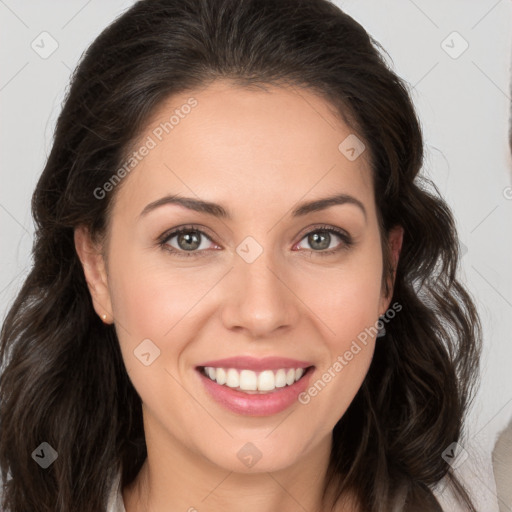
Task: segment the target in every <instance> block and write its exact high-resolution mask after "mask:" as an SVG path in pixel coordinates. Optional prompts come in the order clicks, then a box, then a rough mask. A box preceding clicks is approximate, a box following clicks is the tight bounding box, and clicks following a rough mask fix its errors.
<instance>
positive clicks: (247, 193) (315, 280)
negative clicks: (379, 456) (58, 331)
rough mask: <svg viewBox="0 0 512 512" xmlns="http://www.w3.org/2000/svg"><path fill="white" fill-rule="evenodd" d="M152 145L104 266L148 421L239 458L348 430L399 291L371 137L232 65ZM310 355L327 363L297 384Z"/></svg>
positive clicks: (288, 452) (265, 462)
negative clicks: (259, 86) (378, 204)
mask: <svg viewBox="0 0 512 512" xmlns="http://www.w3.org/2000/svg"><path fill="white" fill-rule="evenodd" d="M191 98H193V99H191ZM186 105H188V107H187V106H186ZM176 111H177V112H176ZM171 116H174V117H173V118H171ZM166 123H167V124H166ZM347 137H348V139H347ZM340 144H341V146H340ZM144 146H145V147H146V149H145V150H144V149H142V148H143V147H144ZM134 150H135V151H137V155H138V156H137V155H136V156H135V158H136V159H137V161H138V163H137V165H136V166H135V167H134V168H133V169H130V170H129V172H127V173H126V174H127V176H126V177H124V178H122V181H121V183H120V184H118V185H116V186H113V188H114V189H116V187H117V190H114V191H115V194H116V196H115V204H114V208H113V211H112V216H111V219H110V231H109V239H108V253H107V262H108V265H107V268H106V273H102V270H101V269H100V271H99V273H98V275H99V276H101V277H99V278H97V282H96V283H95V284H94V285H91V283H93V282H94V281H95V279H96V278H95V277H94V276H93V275H92V274H90V275H89V276H88V281H89V283H90V289H91V293H92V295H93V298H94V304H95V308H96V310H97V312H98V313H99V314H102V313H104V312H107V313H108V314H109V315H112V317H113V321H114V323H115V326H116V331H117V334H118V337H119V342H120V346H121V350H122V355H123V359H124V362H125V365H126V369H127V371H128V374H129V376H130V379H131V381H132V382H133V385H134V386H135V388H136V390H137V392H138V394H139V395H140V397H141V399H142V402H143V410H144V421H145V427H146V435H148V432H150V433H151V435H152V436H155V439H157V438H158V439H159V440H160V441H161V443H160V445H161V446H164V445H165V439H167V440H169V441H170V440H172V443H173V445H174V444H176V443H178V444H179V446H181V447H183V448H184V449H185V450H187V451H189V453H190V452H192V453H194V454H196V455H200V456H201V457H202V460H204V458H205V459H206V460H208V461H209V462H211V463H213V464H215V465H216V466H220V467H222V468H226V469H229V470H232V471H238V472H244V471H247V472H248V471H251V469H250V468H251V467H252V465H254V466H255V470H257V471H273V470H277V469H279V468H285V467H287V466H290V465H291V464H293V463H295V462H297V461H299V460H300V459H301V458H302V457H305V456H306V455H307V454H308V453H309V452H311V451H312V450H314V449H315V448H318V447H319V446H320V443H322V442H324V443H325V441H326V440H327V439H330V435H331V431H332V429H333V427H334V425H335V424H336V422H337V421H338V420H339V419H340V418H341V417H342V416H343V414H344V413H345V411H346V409H347V407H348V406H349V404H350V403H351V401H352V399H353V398H354V396H355V394H356V392H357V391H358V389H359V387H360V386H361V383H362V381H363V379H364V377H365V375H366V373H367V370H368V367H369V365H370V361H371V358H372V354H373V351H374V344H375V341H376V338H375V334H374V330H373V331H370V335H368V329H369V328H371V327H373V326H375V322H376V321H377V320H378V317H379V315H380V314H383V313H384V312H385V311H386V309H387V308H388V306H389V298H386V297H383V295H382V290H381V278H382V271H383V262H382V251H381V242H380V235H379V230H378V225H377V216H376V209H375V198H374V193H373V188H372V181H371V175H370V167H369V162H368V159H367V158H368V157H369V155H368V153H369V152H368V151H367V150H364V147H363V146H361V143H360V142H358V139H356V138H355V136H354V134H353V133H352V132H351V130H350V129H349V128H348V127H347V126H346V125H344V124H342V123H341V122H340V121H339V120H338V119H337V118H336V117H335V116H334V114H333V112H332V110H331V109H330V107H329V105H328V104H327V103H326V102H325V101H324V100H322V99H320V98H319V97H317V96H316V95H314V94H313V93H312V92H310V91H306V90H300V91H299V90H298V89H295V88H294V89H291V88H276V87H272V88H270V89H269V90H268V91H263V90H256V89H252V90H249V89H244V88H241V87H237V86H234V85H230V84H228V83H227V82H215V83H214V84H212V85H210V86H208V87H207V88H204V89H202V90H197V91H192V92H189V93H183V94H180V95H176V96H173V97H172V98H170V99H169V100H168V101H167V102H166V103H165V104H163V105H161V107H160V108H159V109H158V112H157V113H156V115H154V116H153V118H152V120H151V122H150V123H149V125H148V126H147V129H146V131H145V133H144V134H143V135H142V136H141V137H140V140H139V141H138V143H137V144H136V145H135V147H134ZM361 151H362V153H361V154H360V155H359V156H358V154H359V153H360V152H361ZM127 168H128V166H127ZM120 175H121V176H122V175H123V173H120ZM118 176H119V175H118ZM108 188H109V187H108V185H107V186H106V190H108ZM108 193H113V192H112V191H110V192H108ZM341 195H344V196H347V197H348V198H349V199H348V200H347V201H345V202H342V201H340V202H338V203H336V202H335V201H332V202H326V203H323V204H322V203H319V204H317V205H316V207H311V208H310V207H308V206H307V205H308V204H310V203H312V202H317V201H320V200H322V199H325V198H331V197H333V196H341ZM170 196H177V197H179V198H190V203H189V206H192V205H193V204H195V205H200V202H206V203H208V204H209V205H213V204H215V205H218V206H215V207H213V206H209V207H208V208H206V207H197V208H196V207H190V208H187V207H186V206H185V205H183V204H182V205H180V204H177V203H173V202H171V201H166V200H165V198H166V197H170ZM98 200H103V199H98ZM192 201H193V202H194V203H192ZM221 211H222V212H223V213H224V215H220V214H219V212H221ZM183 227H185V228H187V229H188V230H189V231H188V232H185V233H182V234H181V235H180V234H177V235H175V234H172V231H173V230H175V229H178V228H183ZM330 229H332V230H338V231H339V232H340V234H336V233H335V232H329V231H326V230H330ZM399 235H400V234H399V233H398V234H397V233H395V234H393V235H392V236H393V237H395V238H394V239H397V238H399ZM365 330H366V331H365ZM364 332H366V337H365V343H362V342H361V341H360V340H361V339H362V338H361V336H360V335H361V333H364ZM358 336H360V337H359V338H358ZM363 337H364V336H363ZM354 342H355V344H354ZM380 342H381V343H385V341H380ZM356 347H358V348H356ZM226 358H248V359H238V360H237V359H234V360H232V361H228V362H219V361H218V360H221V359H226ZM263 358H286V359H292V360H294V361H284V360H281V361H280V360H278V359H274V360H270V359H267V360H266V361H263V362H261V360H262V359H263ZM336 363H338V364H336ZM204 366H213V367H217V368H224V369H225V370H228V369H229V368H238V370H239V371H233V370H231V371H229V372H223V370H216V371H215V372H214V371H213V370H210V371H211V374H212V376H213V378H214V379H218V380H219V381H220V382H223V379H224V377H225V378H227V379H228V382H227V383H225V384H219V383H216V382H214V380H211V379H210V378H209V377H207V376H205V375H204V374H203V373H202V372H201V367H204ZM292 368H295V369H296V368H304V369H306V368H309V369H308V370H307V371H306V372H305V373H304V376H303V377H302V378H301V379H299V380H298V381H297V383H296V384H294V385H289V383H291V382H292V381H293V380H294V378H295V377H296V376H297V377H298V376H300V373H301V372H300V370H299V371H298V372H295V371H290V370H291V369H292ZM242 369H245V370H246V371H245V372H242V371H241V370H242ZM247 370H248V371H247ZM325 375H327V376H325ZM237 377H238V378H241V380H242V383H243V387H245V388H248V389H246V390H245V391H242V390H236V388H237V387H238V386H239V385H240V381H237ZM329 377H330V378H329ZM286 379H291V380H288V381H287V380H286ZM286 382H287V384H285V385H283V384H284V383H286ZM315 383H316V387H315ZM228 384H230V385H228ZM276 384H277V385H278V386H279V387H277V388H274V386H276ZM230 386H233V387H230ZM255 386H256V390H255V389H254V387H255ZM259 387H261V388H264V389H266V390H265V391H260V392H259V393H258V392H256V391H258V389H259ZM272 388H274V390H271V389H272ZM315 390H316V391H315ZM162 443H164V444H162ZM248 443H251V444H248ZM251 457H252V458H251ZM253 460H256V462H251V461H253Z"/></svg>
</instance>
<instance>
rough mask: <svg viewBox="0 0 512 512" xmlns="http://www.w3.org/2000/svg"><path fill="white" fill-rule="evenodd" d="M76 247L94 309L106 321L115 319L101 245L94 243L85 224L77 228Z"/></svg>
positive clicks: (75, 235) (75, 234)
mask: <svg viewBox="0 0 512 512" xmlns="http://www.w3.org/2000/svg"><path fill="white" fill-rule="evenodd" d="M74 238H75V249H76V252H77V254H78V257H79V258H80V262H81V263H82V267H83V270H84V274H85V280H86V281H87V286H88V287H89V293H90V294H91V298H92V303H93V306H94V310H95V311H96V313H97V314H98V316H99V317H100V318H102V319H103V318H104V317H103V316H104V315H106V319H103V321H104V322H105V323H110V320H111V319H113V313H112V302H111V299H110V291H109V288H108V279H107V270H106V265H105V261H104V258H103V255H102V253H101V247H99V246H98V245H97V243H94V242H93V240H92V238H91V236H90V232H89V230H88V229H87V228H86V227H85V226H79V227H77V228H75V233H74Z"/></svg>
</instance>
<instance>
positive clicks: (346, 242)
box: [158, 225, 354, 258]
mask: <svg viewBox="0 0 512 512" xmlns="http://www.w3.org/2000/svg"><path fill="white" fill-rule="evenodd" d="M190 232H197V233H200V234H201V235H202V236H205V237H206V238H207V239H208V240H210V241H213V240H212V239H211V238H210V237H209V236H208V235H207V234H206V233H205V232H204V231H202V230H201V229H199V227H198V226H194V225H190V226H183V227H181V228H178V229H175V230H172V231H170V232H169V231H167V232H165V233H164V234H163V235H162V236H160V237H159V239H158V245H159V246H160V247H161V248H162V249H163V250H164V251H168V252H170V253H171V254H173V255H175V256H178V257H180V258H181V257H183V258H190V257H197V256H201V257H202V256H207V254H205V253H206V251H205V250H202V251H197V250H196V251H182V250H177V249H175V248H174V247H171V246H170V245H168V243H167V242H168V241H169V240H170V239H171V238H173V237H175V236H176V235H180V234H181V233H190ZM317 232H322V233H333V234H335V235H337V236H338V237H339V238H341V240H342V243H341V245H340V246H339V247H337V248H334V249H328V250H324V251H315V250H313V249H309V250H308V249H302V250H303V251H304V250H305V251H306V252H309V253H313V254H315V255H318V256H331V255H333V254H335V253H338V252H340V251H346V250H348V249H350V248H351V247H352V246H353V245H354V241H353V240H352V238H351V237H350V235H348V234H347V233H345V232H344V231H342V230H341V229H338V228H334V227H332V226H315V227H314V228H313V229H312V230H311V231H308V232H307V233H305V234H304V236H303V237H302V238H301V239H300V241H302V240H303V239H304V238H305V237H307V236H308V235H310V234H312V233H317Z"/></svg>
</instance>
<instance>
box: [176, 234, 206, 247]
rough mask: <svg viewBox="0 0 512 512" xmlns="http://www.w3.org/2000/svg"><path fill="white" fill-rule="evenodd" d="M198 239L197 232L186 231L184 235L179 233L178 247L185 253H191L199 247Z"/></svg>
mask: <svg viewBox="0 0 512 512" xmlns="http://www.w3.org/2000/svg"><path fill="white" fill-rule="evenodd" d="M199 238H200V237H199V235H198V233H197V231H187V232H185V233H180V234H179V235H178V245H179V246H180V248H181V249H183V250H185V251H193V250H194V249H197V248H198V247H199V246H200V245H201V242H200V240H199ZM182 242H184V244H185V245H183V244H182ZM191 245H192V246H191Z"/></svg>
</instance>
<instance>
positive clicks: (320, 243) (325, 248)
mask: <svg viewBox="0 0 512 512" xmlns="http://www.w3.org/2000/svg"><path fill="white" fill-rule="evenodd" d="M333 235H334V236H335V237H337V238H339V239H341V243H338V244H337V245H335V246H334V247H333V246H332V245H331V242H333ZM302 240H306V241H307V243H308V244H309V245H310V247H312V250H310V249H306V251H307V252H309V253H314V254H318V255H319V256H328V255H331V254H335V253H337V252H339V251H342V250H347V249H349V248H350V247H352V245H353V244H354V242H353V240H352V238H351V237H350V235H349V234H348V233H346V232H345V231H343V230H341V229H338V228H334V227H332V226H319V227H316V228H315V229H314V230H313V231H309V232H308V233H307V234H306V236H304V238H303V239H302ZM298 246H299V245H297V247H298Z"/></svg>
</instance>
